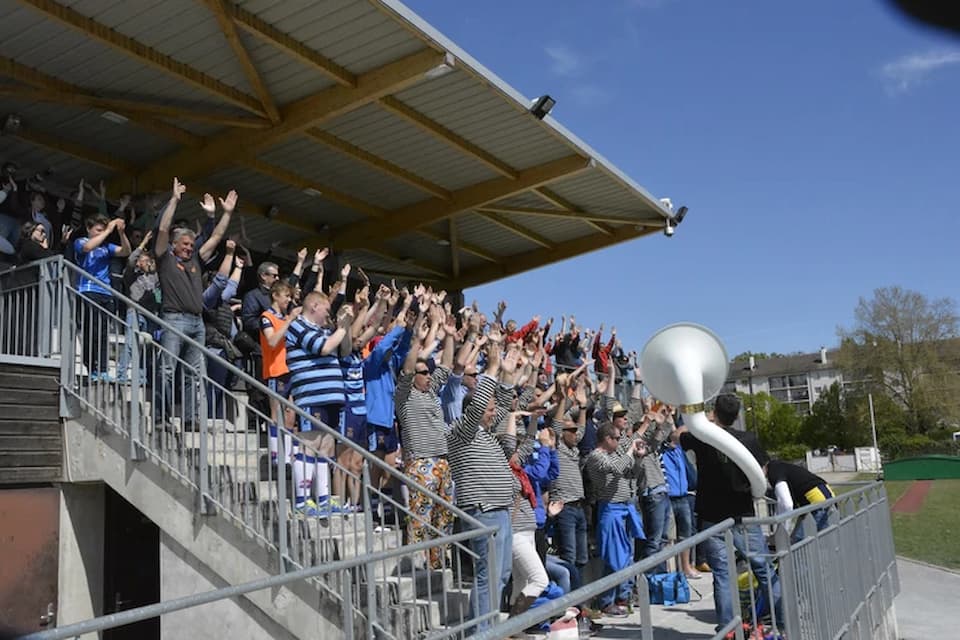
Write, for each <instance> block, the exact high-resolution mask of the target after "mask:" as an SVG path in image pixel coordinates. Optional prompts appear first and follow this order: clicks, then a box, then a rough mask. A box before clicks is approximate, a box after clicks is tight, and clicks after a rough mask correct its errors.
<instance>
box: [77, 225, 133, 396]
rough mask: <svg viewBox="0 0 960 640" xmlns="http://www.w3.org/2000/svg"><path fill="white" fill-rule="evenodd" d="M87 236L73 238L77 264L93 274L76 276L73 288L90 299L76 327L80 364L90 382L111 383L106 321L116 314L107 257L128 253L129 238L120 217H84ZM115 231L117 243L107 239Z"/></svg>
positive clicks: (126, 254)
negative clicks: (78, 329) (78, 328)
mask: <svg viewBox="0 0 960 640" xmlns="http://www.w3.org/2000/svg"><path fill="white" fill-rule="evenodd" d="M86 228H87V235H86V236H84V237H82V238H77V239H76V240H74V241H73V248H74V254H75V255H76V260H77V264H78V265H79V266H80V268H81V269H83V270H84V271H85V272H86V273H88V274H90V275H91V276H93V277H92V278H88V277H86V276H80V281H79V283H78V286H77V290H78V291H79V292H80V295H82V296H83V297H84V298H86V299H87V300H89V301H90V304H85V305H83V307H81V310H80V326H81V330H82V332H83V363H84V364H85V365H86V366H87V371H88V373H89V375H90V381H91V382H111V381H112V380H113V378H112V377H111V376H110V374H109V372H108V370H107V336H108V334H109V330H110V324H109V321H110V319H111V318H115V316H116V311H117V309H116V300H114V298H113V296H112V295H111V293H110V289H108V287H109V284H110V259H111V258H114V257H117V258H123V257H126V256H128V255H130V241H129V240H128V239H127V235H126V234H125V233H124V232H123V231H124V221H123V219H122V218H115V219H113V220H108V219H107V217H106V216H103V215H95V216H91V217H90V218H87V221H86ZM114 231H116V232H117V233H118V234H119V236H120V244H119V245H117V244H112V243H108V242H107V238H109V237H110V235H111V234H112V233H113V232H114Z"/></svg>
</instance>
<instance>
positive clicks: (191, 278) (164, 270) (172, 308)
mask: <svg viewBox="0 0 960 640" xmlns="http://www.w3.org/2000/svg"><path fill="white" fill-rule="evenodd" d="M157 273H158V274H159V275H160V290H161V292H162V295H161V299H162V301H163V302H162V305H163V307H162V308H163V311H164V312H165V313H167V312H169V313H187V314H191V315H196V316H199V315H200V314H201V313H202V312H203V281H202V277H203V274H202V272H201V269H200V261H199V260H198V259H197V252H196V251H194V253H193V256H192V257H191V258H190V259H189V260H184V261H182V262H181V261H180V260H178V259H177V257H176V256H175V255H173V252H172V251H170V250H167V251H165V252H164V254H163V255H161V256H157Z"/></svg>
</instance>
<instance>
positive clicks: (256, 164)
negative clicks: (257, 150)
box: [243, 158, 388, 219]
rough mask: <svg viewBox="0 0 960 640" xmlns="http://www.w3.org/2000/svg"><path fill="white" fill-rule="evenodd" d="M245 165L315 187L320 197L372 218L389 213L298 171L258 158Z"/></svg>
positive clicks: (294, 183)
mask: <svg viewBox="0 0 960 640" xmlns="http://www.w3.org/2000/svg"><path fill="white" fill-rule="evenodd" d="M243 164H244V165H245V166H248V167H250V168H251V169H253V170H254V171H257V172H259V173H262V174H263V175H265V176H269V177H271V178H273V179H274V180H277V181H279V182H283V183H285V184H288V185H290V186H291V187H296V188H297V189H300V190H303V189H315V190H316V191H319V192H320V197H322V198H324V199H326V200H330V201H331V202H336V203H337V204H341V205H343V206H345V207H348V208H350V209H353V210H354V211H357V212H359V213H363V214H365V215H367V216H370V217H372V218H376V219H380V218H382V217H384V216H385V215H387V213H388V210H387V209H384V208H382V207H378V206H376V205H373V204H370V203H369V202H367V201H365V200H361V199H359V198H355V197H354V196H351V195H350V194H347V193H344V192H342V191H338V190H337V189H334V188H332V187H329V186H327V185H324V184H320V183H319V182H316V181H314V180H311V179H309V178H305V177H303V176H301V175H300V174H298V173H294V172H293V171H288V170H286V169H283V168H282V167H277V166H275V165H272V164H269V163H267V162H264V161H263V160H259V159H256V158H253V159H246V160H244V161H243Z"/></svg>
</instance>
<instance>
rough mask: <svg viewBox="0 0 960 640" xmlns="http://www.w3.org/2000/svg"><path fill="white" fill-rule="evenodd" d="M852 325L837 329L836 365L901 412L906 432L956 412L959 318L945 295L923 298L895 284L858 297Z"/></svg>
mask: <svg viewBox="0 0 960 640" xmlns="http://www.w3.org/2000/svg"><path fill="white" fill-rule="evenodd" d="M854 318H855V322H854V326H853V327H852V328H851V329H842V328H841V329H840V330H839V333H840V337H841V347H840V364H841V367H842V368H843V369H844V374H845V376H846V378H847V380H851V381H857V382H861V383H862V385H863V387H864V390H865V391H872V392H873V394H874V400H877V398H878V396H881V395H882V396H886V397H888V398H890V399H891V400H893V401H894V402H895V403H896V404H898V405H899V406H900V407H901V408H902V409H903V411H904V417H905V428H906V431H907V432H908V433H909V434H925V433H926V432H927V431H929V430H931V429H935V428H937V426H938V425H940V424H942V423H944V422H947V423H949V422H954V421H956V419H957V417H958V416H960V376H958V374H957V370H958V369H960V366H958V363H960V340H957V336H958V329H960V318H958V316H957V311H956V303H955V302H954V301H953V300H951V299H949V298H941V299H937V300H931V299H928V298H927V297H926V296H924V295H923V294H921V293H917V292H915V291H909V290H906V289H902V288H900V287H884V288H881V289H876V290H875V291H874V292H873V298H871V299H869V300H867V299H864V298H860V301H859V303H858V304H857V307H856V309H855V311H854Z"/></svg>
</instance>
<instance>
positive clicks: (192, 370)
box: [160, 312, 206, 423]
mask: <svg viewBox="0 0 960 640" xmlns="http://www.w3.org/2000/svg"><path fill="white" fill-rule="evenodd" d="M163 320H164V322H166V323H167V324H169V325H170V326H171V327H173V328H174V329H177V330H178V331H180V332H181V333H183V334H184V335H185V336H187V337H188V338H192V339H193V340H194V341H195V342H197V343H198V344H204V342H205V340H206V329H205V327H204V326H203V318H202V317H201V316H199V315H193V314H190V313H169V312H164V314H163ZM160 345H161V346H162V347H163V411H164V416H165V417H167V418H169V417H171V414H172V407H173V398H174V379H175V377H176V371H177V365H178V364H180V362H179V361H178V360H177V359H176V357H177V356H179V358H180V359H181V360H182V361H183V362H184V363H185V364H184V365H183V366H181V367H180V375H181V376H182V379H183V398H182V402H183V421H184V423H191V422H196V421H197V415H196V413H195V411H196V407H197V406H198V405H197V402H196V400H197V396H199V395H200V394H201V393H203V391H204V389H203V385H200V384H199V377H200V376H202V375H203V372H204V371H206V365H204V361H203V351H201V350H200V348H199V347H197V346H194V345H193V344H189V343H186V342H184V340H183V339H182V338H181V337H180V336H179V335H177V334H175V333H174V332H173V331H164V332H163V335H162V336H161V337H160Z"/></svg>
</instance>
